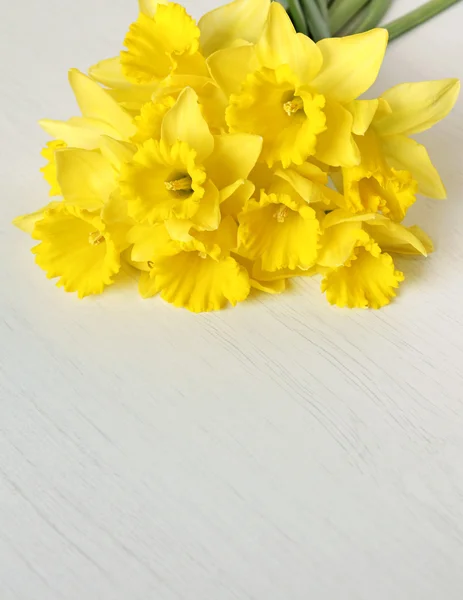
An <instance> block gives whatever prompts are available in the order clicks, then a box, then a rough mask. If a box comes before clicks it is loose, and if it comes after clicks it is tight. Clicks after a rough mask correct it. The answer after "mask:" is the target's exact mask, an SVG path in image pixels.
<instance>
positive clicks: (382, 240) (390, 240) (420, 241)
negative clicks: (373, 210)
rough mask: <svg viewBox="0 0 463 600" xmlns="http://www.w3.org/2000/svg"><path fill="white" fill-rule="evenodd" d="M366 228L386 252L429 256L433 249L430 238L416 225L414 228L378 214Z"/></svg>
mask: <svg viewBox="0 0 463 600" xmlns="http://www.w3.org/2000/svg"><path fill="white" fill-rule="evenodd" d="M365 229H366V230H367V231H368V232H369V233H370V235H371V237H372V238H373V239H374V240H375V242H376V243H377V244H378V245H379V246H380V247H381V250H384V251H385V252H397V253H399V254H422V255H423V256H427V255H428V250H429V249H431V250H430V251H432V242H431V240H430V238H429V237H428V236H427V235H426V234H425V233H424V231H421V229H420V228H419V227H416V225H415V227H414V228H411V227H404V226H403V225H401V224H400V223H394V221H391V220H390V219H387V218H385V217H381V216H379V215H378V216H377V218H376V219H373V220H372V221H368V223H366V224H365ZM417 234H418V235H417Z"/></svg>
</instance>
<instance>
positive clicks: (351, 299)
mask: <svg viewBox="0 0 463 600" xmlns="http://www.w3.org/2000/svg"><path fill="white" fill-rule="evenodd" d="M320 243H321V249H320V252H319V255H318V259H317V263H318V265H319V266H320V267H321V269H320V270H321V272H322V273H324V278H323V281H322V291H323V292H326V295H327V299H328V301H329V302H330V303H331V304H336V305H337V306H340V307H344V306H348V307H350V308H366V307H370V308H381V307H382V306H385V305H386V304H389V302H390V301H391V299H392V298H393V297H394V296H395V295H396V289H397V288H398V286H399V284H400V282H401V281H403V279H404V275H403V273H401V272H400V271H396V270H395V267H394V263H393V260H392V257H391V256H390V254H388V252H395V253H399V254H421V255H423V256H427V254H428V253H429V252H431V251H432V243H431V241H430V240H429V238H428V237H427V236H426V234H424V233H423V232H422V231H421V230H420V229H419V228H418V227H410V228H406V227H404V226H403V225H400V224H398V223H394V222H393V221H391V220H390V219H388V218H386V217H383V216H381V215H375V214H374V213H369V214H364V215H352V214H351V213H349V212H346V211H344V210H342V209H338V210H335V211H333V212H331V213H329V214H328V215H327V216H326V217H325V219H324V221H323V235H322V237H321V242H320Z"/></svg>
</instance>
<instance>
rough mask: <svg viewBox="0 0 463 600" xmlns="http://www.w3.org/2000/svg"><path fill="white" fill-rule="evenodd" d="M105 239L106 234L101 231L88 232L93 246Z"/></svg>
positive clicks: (89, 241) (89, 240)
mask: <svg viewBox="0 0 463 600" xmlns="http://www.w3.org/2000/svg"><path fill="white" fill-rule="evenodd" d="M104 241H105V238H104V235H103V234H102V233H101V232H100V231H92V232H91V233H89V234H88V243H89V244H90V245H91V246H99V245H100V244H101V243H102V242H104Z"/></svg>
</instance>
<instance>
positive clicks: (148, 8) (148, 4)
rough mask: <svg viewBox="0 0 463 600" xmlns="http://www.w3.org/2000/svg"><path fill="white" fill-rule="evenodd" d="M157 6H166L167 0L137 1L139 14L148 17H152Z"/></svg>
mask: <svg viewBox="0 0 463 600" xmlns="http://www.w3.org/2000/svg"><path fill="white" fill-rule="evenodd" d="M159 4H168V0H138V6H139V8H140V12H142V13H143V14H144V15H147V16H148V17H154V15H155V14H156V9H157V7H158V5H159Z"/></svg>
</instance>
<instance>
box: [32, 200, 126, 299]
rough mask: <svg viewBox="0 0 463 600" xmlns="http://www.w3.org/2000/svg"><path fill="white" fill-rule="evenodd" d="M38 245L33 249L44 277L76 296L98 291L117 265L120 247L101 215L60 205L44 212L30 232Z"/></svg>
mask: <svg viewBox="0 0 463 600" xmlns="http://www.w3.org/2000/svg"><path fill="white" fill-rule="evenodd" d="M32 237H33V238H34V239H35V240H40V242H41V243H40V244H38V245H37V246H35V247H34V248H33V249H32V251H33V252H34V254H35V260H36V262H37V264H38V265H39V266H40V267H41V268H42V269H43V270H44V271H45V272H46V274H47V277H49V278H50V279H51V278H55V277H59V280H58V283H57V285H58V286H60V287H63V288H64V289H65V290H66V291H67V292H77V294H78V296H79V298H84V297H85V296H88V295H90V294H100V293H101V292H102V291H103V289H104V288H105V286H107V285H110V284H111V283H112V282H113V277H114V276H115V275H116V274H117V273H118V271H119V268H120V261H119V250H118V249H117V248H116V245H115V243H114V240H113V238H112V237H111V234H110V232H109V231H108V229H107V227H106V225H105V224H104V222H103V221H102V220H101V219H100V217H98V216H96V215H94V214H92V213H90V212H89V211H87V210H84V209H81V208H78V207H76V206H72V205H68V204H60V205H58V206H56V207H54V208H52V209H50V210H48V211H46V212H45V214H44V216H43V218H42V219H40V220H39V221H37V223H36V224H35V227H34V231H33V233H32Z"/></svg>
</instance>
